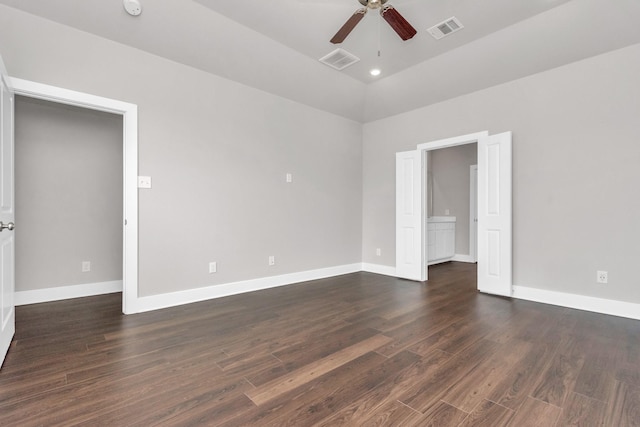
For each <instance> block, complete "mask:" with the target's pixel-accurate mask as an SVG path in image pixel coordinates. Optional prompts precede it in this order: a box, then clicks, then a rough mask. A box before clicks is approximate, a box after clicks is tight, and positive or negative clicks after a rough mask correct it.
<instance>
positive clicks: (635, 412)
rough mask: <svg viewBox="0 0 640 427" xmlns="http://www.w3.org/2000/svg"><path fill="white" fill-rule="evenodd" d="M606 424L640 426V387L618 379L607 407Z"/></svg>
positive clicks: (617, 426)
mask: <svg viewBox="0 0 640 427" xmlns="http://www.w3.org/2000/svg"><path fill="white" fill-rule="evenodd" d="M605 425H607V426H616V427H631V426H640V387H632V386H629V385H628V384H626V383H624V382H620V381H617V382H616V384H615V389H614V391H613V395H612V396H611V399H610V401H609V404H608V407H607V409H606V417H605Z"/></svg>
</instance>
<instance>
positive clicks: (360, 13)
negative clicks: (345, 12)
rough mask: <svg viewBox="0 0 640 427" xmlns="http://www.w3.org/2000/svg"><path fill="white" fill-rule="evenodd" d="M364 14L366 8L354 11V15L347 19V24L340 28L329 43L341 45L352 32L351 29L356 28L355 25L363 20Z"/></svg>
mask: <svg viewBox="0 0 640 427" xmlns="http://www.w3.org/2000/svg"><path fill="white" fill-rule="evenodd" d="M366 13H367V8H366V7H363V8H362V9H358V10H356V11H355V12H354V14H353V15H351V17H350V18H349V19H347V22H345V23H344V25H343V26H342V28H340V29H339V30H338V32H337V33H336V35H335V36H333V38H332V39H331V43H333V44H338V43H342V42H343V41H344V39H346V38H347V36H348V35H349V33H351V31H353V29H354V28H355V27H356V25H358V22H360V21H361V20H362V18H364V15H365V14H366Z"/></svg>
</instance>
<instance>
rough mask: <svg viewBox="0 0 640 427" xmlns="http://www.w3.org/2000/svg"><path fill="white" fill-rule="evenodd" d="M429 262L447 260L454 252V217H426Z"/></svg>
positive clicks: (435, 262)
mask: <svg viewBox="0 0 640 427" xmlns="http://www.w3.org/2000/svg"><path fill="white" fill-rule="evenodd" d="M427 242H428V246H427V254H428V260H429V264H437V263H439V262H445V261H449V260H450V259H451V258H453V256H454V255H455V254H456V217H455V216H434V217H431V218H428V219H427Z"/></svg>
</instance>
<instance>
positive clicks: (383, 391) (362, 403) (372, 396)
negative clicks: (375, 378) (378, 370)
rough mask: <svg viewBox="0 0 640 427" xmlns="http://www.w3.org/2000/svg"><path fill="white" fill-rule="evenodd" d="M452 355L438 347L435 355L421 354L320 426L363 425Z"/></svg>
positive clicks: (433, 353)
mask: <svg viewBox="0 0 640 427" xmlns="http://www.w3.org/2000/svg"><path fill="white" fill-rule="evenodd" d="M400 354H402V353H400ZM450 357H451V355H449V354H447V353H444V352H442V351H440V350H434V351H433V352H432V353H431V354H428V355H425V356H422V357H420V358H419V360H417V361H416V362H415V363H414V364H412V365H411V366H409V367H407V368H406V369H404V370H402V371H400V372H398V374H397V375H395V376H392V375H387V376H386V378H383V379H381V381H380V383H379V384H377V385H376V386H375V387H374V388H373V389H372V390H370V391H369V392H367V393H366V394H365V395H363V396H362V397H361V398H360V399H358V400H357V401H354V402H352V403H350V404H349V405H348V406H346V407H345V408H343V409H342V410H340V411H337V412H335V413H334V414H333V415H332V416H331V417H329V418H327V419H325V420H324V421H322V423H320V424H319V426H325V427H329V426H332V427H336V426H353V425H359V424H361V423H362V422H364V421H363V420H367V419H369V417H370V415H371V414H372V413H375V412H377V411H378V410H379V409H380V408H381V407H382V406H384V405H385V404H387V403H388V402H395V401H396V399H397V398H398V397H399V396H400V395H401V394H402V393H404V392H405V391H406V390H407V389H408V388H410V387H412V386H413V385H415V384H416V382H418V381H419V379H420V378H424V377H429V376H430V375H431V374H432V373H434V372H436V370H437V369H438V368H439V367H440V366H442V364H443V363H445V362H446V361H447V360H449V359H450ZM383 412H384V411H383Z"/></svg>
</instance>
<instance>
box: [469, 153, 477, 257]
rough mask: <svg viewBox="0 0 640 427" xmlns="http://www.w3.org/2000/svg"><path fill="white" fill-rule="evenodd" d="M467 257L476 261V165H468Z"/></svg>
mask: <svg viewBox="0 0 640 427" xmlns="http://www.w3.org/2000/svg"><path fill="white" fill-rule="evenodd" d="M469 258H470V259H471V262H478V165H471V166H469Z"/></svg>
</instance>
